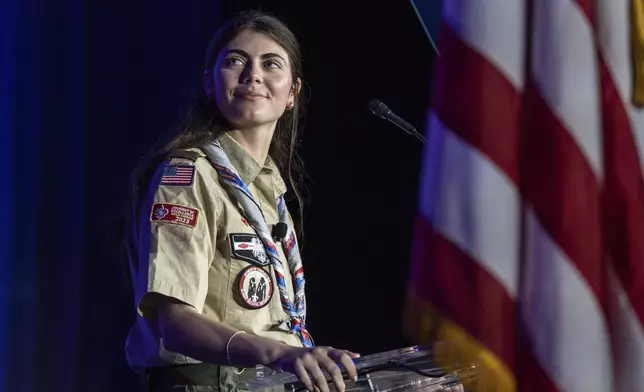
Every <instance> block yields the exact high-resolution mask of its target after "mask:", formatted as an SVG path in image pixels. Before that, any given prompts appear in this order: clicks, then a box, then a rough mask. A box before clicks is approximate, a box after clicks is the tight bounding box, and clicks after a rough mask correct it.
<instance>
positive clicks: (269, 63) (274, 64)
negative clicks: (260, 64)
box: [264, 60, 282, 68]
mask: <svg viewBox="0 0 644 392" xmlns="http://www.w3.org/2000/svg"><path fill="white" fill-rule="evenodd" d="M264 65H265V66H266V67H268V68H282V65H281V64H280V63H279V61H276V60H267V61H266V62H264Z"/></svg>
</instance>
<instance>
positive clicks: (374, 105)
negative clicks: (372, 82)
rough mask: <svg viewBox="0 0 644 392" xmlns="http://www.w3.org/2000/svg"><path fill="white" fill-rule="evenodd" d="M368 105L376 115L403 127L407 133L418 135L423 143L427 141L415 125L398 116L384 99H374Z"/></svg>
mask: <svg viewBox="0 0 644 392" xmlns="http://www.w3.org/2000/svg"><path fill="white" fill-rule="evenodd" d="M368 107H369V110H371V113H373V114H374V115H375V116H376V117H378V118H382V119H384V120H387V121H389V122H391V123H392V124H394V125H395V126H397V127H398V128H400V129H402V130H403V131H404V132H405V133H407V134H409V135H412V136H415V137H417V138H418V139H420V141H422V142H423V143H425V142H426V140H425V138H424V137H423V135H421V134H420V133H419V132H418V131H416V128H415V127H414V126H413V125H411V124H410V123H408V122H407V121H405V120H403V119H402V118H400V117H398V116H397V115H396V114H395V113H394V112H392V111H391V109H389V108H388V107H387V105H385V104H384V103H382V101H379V100H377V99H372V100H371V101H370V102H369V105H368Z"/></svg>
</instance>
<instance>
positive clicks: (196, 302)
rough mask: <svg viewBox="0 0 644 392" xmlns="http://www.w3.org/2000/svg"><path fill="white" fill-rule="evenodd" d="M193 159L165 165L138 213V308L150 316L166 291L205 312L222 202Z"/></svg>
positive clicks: (159, 171) (158, 171)
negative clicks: (157, 299) (218, 204)
mask: <svg viewBox="0 0 644 392" xmlns="http://www.w3.org/2000/svg"><path fill="white" fill-rule="evenodd" d="M204 174H205V175H206V176H207V175H208V173H203V170H199V165H195V162H193V161H191V160H188V159H181V158H174V159H172V160H170V161H169V162H166V163H164V164H162V165H161V166H160V167H159V169H158V170H157V173H156V174H155V176H154V177H153V179H152V182H151V185H150V191H149V193H148V197H147V200H146V201H145V202H144V203H143V205H142V206H141V210H140V214H139V215H140V216H139V230H140V233H139V236H138V238H139V255H138V259H139V265H138V275H139V276H138V279H136V283H135V295H136V297H137V303H138V311H139V314H141V315H142V316H146V313H147V312H148V311H149V310H153V309H154V308H155V303H154V299H155V298H158V296H154V295H150V294H151V293H156V294H161V295H164V296H168V297H172V298H175V299H177V300H179V301H181V302H184V303H186V304H188V305H191V306H192V307H194V308H195V309H196V310H197V311H198V312H200V313H201V312H202V310H203V307H204V302H205V299H206V293H207V290H208V269H209V268H210V264H211V262H212V260H213V257H214V248H215V245H214V243H215V238H216V219H215V217H216V216H217V211H216V208H217V203H216V200H215V197H216V196H215V195H214V194H213V192H211V191H210V190H209V189H208V182H207V180H206V178H205V177H204Z"/></svg>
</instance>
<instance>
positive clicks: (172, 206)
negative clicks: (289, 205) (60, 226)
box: [126, 134, 301, 371]
mask: <svg viewBox="0 0 644 392" xmlns="http://www.w3.org/2000/svg"><path fill="white" fill-rule="evenodd" d="M219 141H220V143H221V146H222V148H223V149H224V151H225V152H226V154H227V155H228V158H229V159H230V162H231V163H232V164H233V166H234V167H235V169H236V170H237V171H238V173H239V175H240V177H241V178H242V180H243V181H244V183H246V185H247V186H248V188H249V189H250V191H251V192H252V193H253V195H254V197H255V198H256V200H257V201H258V202H259V204H260V207H261V210H262V212H263V214H264V216H265V218H266V221H267V223H268V225H269V229H270V228H271V227H272V225H274V224H275V223H277V222H278V215H277V206H276V201H275V200H276V198H277V196H279V195H281V194H283V193H284V192H285V191H286V186H285V185H284V181H283V180H282V178H281V176H280V174H279V171H278V169H277V167H276V166H275V164H274V163H273V161H272V160H270V159H268V160H267V162H266V164H265V165H261V164H259V163H258V162H257V161H256V160H255V159H254V158H253V157H252V156H251V155H250V154H249V153H248V152H247V151H246V150H245V149H244V148H243V147H242V146H241V145H239V144H238V143H237V142H236V141H235V140H234V139H233V138H231V137H230V136H229V135H227V134H224V135H222V136H220V137H219ZM174 155H175V156H174V157H172V156H171V157H170V161H169V162H164V164H162V165H161V167H160V168H159V169H158V170H157V172H156V174H155V176H154V177H153V179H152V182H151V186H150V190H149V192H148V197H147V200H145V201H143V202H142V205H141V206H140V210H139V212H138V221H137V222H132V225H131V227H130V228H129V230H130V232H129V234H130V236H131V239H132V242H133V243H134V244H135V248H136V249H135V252H136V254H132V253H133V252H130V253H131V254H130V263H131V270H132V275H133V276H132V280H133V284H134V291H135V301H136V304H137V311H138V315H137V320H136V324H135V325H134V326H133V328H132V329H131V331H130V334H129V336H128V338H127V342H126V352H127V358H128V362H129V363H130V366H132V368H134V369H135V370H139V371H141V370H143V368H145V367H152V366H164V365H168V364H185V363H195V362H197V361H195V360H193V359H191V358H188V357H186V356H184V355H179V354H175V353H172V352H169V351H167V350H165V349H164V347H163V342H162V341H161V336H160V333H159V329H158V327H157V325H156V323H155V322H154V321H153V320H151V319H150V318H148V317H146V300H148V299H149V296H148V294H149V293H160V294H163V295H166V296H170V297H174V298H176V299H178V300H181V301H183V302H185V303H187V304H189V305H192V306H193V307H194V308H195V309H196V310H197V311H198V312H200V313H202V314H203V315H204V316H206V317H208V318H210V319H212V320H214V321H217V322H221V323H224V324H226V325H228V326H230V327H232V328H235V329H239V330H244V331H247V332H250V333H254V334H257V335H259V336H263V337H267V338H272V339H275V340H279V341H282V342H285V343H287V344H290V345H294V346H301V343H300V340H299V338H298V337H297V336H296V335H294V334H291V333H289V332H284V331H281V330H278V329H277V325H278V324H279V323H280V322H282V321H284V320H287V319H288V316H287V315H286V313H285V312H284V311H283V309H282V305H281V302H280V296H279V291H278V289H277V283H276V282H275V277H274V274H273V271H272V267H270V266H266V267H262V268H264V269H265V270H266V271H267V272H268V273H269V274H270V276H271V278H272V281H273V290H272V291H273V295H272V298H271V299H270V301H269V303H268V304H267V305H266V306H264V307H263V308H260V309H248V308H245V307H243V306H242V305H241V304H240V303H239V300H236V299H235V291H236V290H237V286H236V284H235V283H236V279H237V277H238V275H239V273H240V272H241V271H242V270H243V269H244V268H245V267H248V266H250V265H252V264H250V262H249V261H245V260H240V259H238V258H236V257H235V256H234V255H233V252H232V250H231V236H230V234H233V233H234V234H250V235H255V231H254V230H253V228H252V227H250V226H249V225H248V224H247V223H246V220H245V219H244V218H243V217H242V215H240V212H239V210H238V208H237V204H236V202H235V201H234V200H231V199H230V197H229V196H228V193H227V192H226V191H225V190H224V189H223V188H222V186H221V185H220V183H219V179H218V175H217V172H216V171H215V169H214V168H213V167H212V165H211V164H210V161H209V160H208V158H207V157H206V155H205V154H204V153H203V152H202V151H201V150H198V149H191V150H189V151H186V152H184V154H183V155H184V157H176V155H182V154H174ZM190 155H192V157H191V158H192V159H191V158H188V157H189V156H190ZM187 156H188V157H187ZM166 164H169V165H183V166H189V168H188V169H187V170H188V172H190V171H191V170H192V168H191V167H192V166H194V174H193V179H192V183H191V184H190V185H164V184H161V178H162V176H163V173H164V168H165V166H166ZM184 170H185V169H184ZM158 184H161V185H158ZM154 209H156V210H158V209H161V211H163V212H162V213H158V211H157V212H155V210H154ZM159 217H164V219H159ZM277 248H278V252H279V254H280V257H281V259H282V261H283V262H284V264H285V265H288V263H287V260H286V257H285V254H284V250H283V248H282V244H281V243H278V244H277ZM286 272H287V274H286V276H285V278H286V286H287V288H288V291H289V295H290V296H291V298H293V285H292V278H291V276H290V274H289V273H288V268H286Z"/></svg>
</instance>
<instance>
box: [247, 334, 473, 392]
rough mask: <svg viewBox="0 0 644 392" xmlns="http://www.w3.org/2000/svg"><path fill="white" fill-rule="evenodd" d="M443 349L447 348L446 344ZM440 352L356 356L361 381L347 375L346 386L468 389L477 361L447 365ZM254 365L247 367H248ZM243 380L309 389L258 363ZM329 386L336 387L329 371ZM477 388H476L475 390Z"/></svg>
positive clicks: (354, 391) (381, 390)
mask: <svg viewBox="0 0 644 392" xmlns="http://www.w3.org/2000/svg"><path fill="white" fill-rule="evenodd" d="M443 349H448V348H444V347H443ZM437 355H440V350H437V348H436V345H433V346H428V345H423V346H412V347H407V348H402V349H398V350H393V351H387V352H383V353H378V354H373V355H367V356H364V357H360V358H357V359H355V360H354V363H355V365H356V369H357V371H358V381H357V382H356V383H354V382H353V381H352V380H350V379H349V378H348V377H346V375H345V378H344V380H345V384H346V390H347V391H351V392H363V391H364V392H388V391H396V392H403V391H419V392H420V391H422V392H434V391H445V392H469V390H468V389H466V388H465V387H464V385H468V383H469V382H471V381H472V380H474V379H475V378H476V375H477V373H478V370H479V369H478V368H477V366H476V365H475V364H457V363H456V364H450V365H449V366H448V367H447V369H446V368H442V367H439V366H437V365H436V364H435V362H434V359H435V358H436V356H437ZM249 370H251V369H247V371H249ZM253 371H254V372H255V373H254V374H252V375H248V376H250V377H248V378H247V379H246V381H244V382H242V384H243V385H242V386H241V387H242V388H244V389H247V390H249V391H254V392H262V391H270V390H272V391H275V389H276V387H280V386H283V387H284V389H285V390H286V392H306V388H305V387H304V385H303V384H302V383H301V382H300V381H299V380H298V379H297V377H296V376H295V375H293V374H291V373H288V372H282V373H277V372H275V371H273V370H272V369H270V368H266V367H262V366H258V367H257V368H255V369H253ZM327 381H328V382H329V389H330V391H331V392H334V391H335V388H334V385H333V382H332V381H331V379H330V377H328V375H327ZM472 392H475V391H472Z"/></svg>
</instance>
